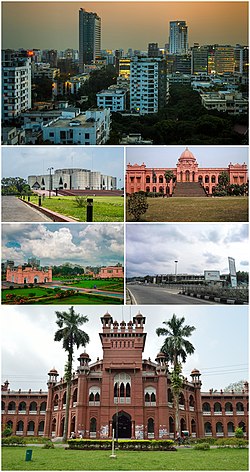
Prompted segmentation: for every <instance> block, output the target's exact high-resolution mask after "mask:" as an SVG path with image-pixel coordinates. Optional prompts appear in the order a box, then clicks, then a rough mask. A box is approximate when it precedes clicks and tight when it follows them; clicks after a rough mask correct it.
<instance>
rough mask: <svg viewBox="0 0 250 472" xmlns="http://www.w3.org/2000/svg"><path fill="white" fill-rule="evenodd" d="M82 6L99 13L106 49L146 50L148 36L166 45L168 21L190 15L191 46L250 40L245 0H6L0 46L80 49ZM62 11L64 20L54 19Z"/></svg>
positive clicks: (187, 17) (184, 18) (152, 40)
mask: <svg viewBox="0 0 250 472" xmlns="http://www.w3.org/2000/svg"><path fill="white" fill-rule="evenodd" d="M59 5H63V8H60V7H59ZM142 6H143V7H142ZM58 8H59V10H58ZM80 8H84V9H86V11H88V12H91V11H93V12H94V13H97V15H99V16H100V17H101V20H102V49H124V50H125V51H126V50H127V49H128V48H132V49H140V50H147V46H148V43H150V42H158V44H159V47H164V46H165V44H166V43H168V42H169V22H170V21H175V20H184V21H186V24H187V26H188V37H189V47H190V46H192V45H193V43H194V42H198V43H200V44H216V43H217V44H232V45H235V44H237V43H239V44H242V45H246V44H247V43H248V31H247V27H248V3H247V2H230V1H229V2H223V1H222V2H189V1H187V2H178V1H177V2H134V1H132V2H85V3H82V2H22V1H21V2H2V37H3V39H2V47H3V48H13V49H18V48H25V49H32V48H38V49H58V50H63V49H66V48H73V49H78V48H79V39H78V11H79V9H80ZM152 8H153V13H154V14H153V15H152ZM58 11H60V21H55V19H58ZM20 19H21V20H22V21H20ZM211 25H212V27H211ZM128 27H129V28H128ZM128 29H129V35H128Z"/></svg>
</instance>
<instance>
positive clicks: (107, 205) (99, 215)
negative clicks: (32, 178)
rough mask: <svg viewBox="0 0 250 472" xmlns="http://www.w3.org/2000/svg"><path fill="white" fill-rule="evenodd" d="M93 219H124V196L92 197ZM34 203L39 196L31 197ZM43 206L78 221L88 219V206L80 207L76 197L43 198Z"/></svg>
mask: <svg viewBox="0 0 250 472" xmlns="http://www.w3.org/2000/svg"><path fill="white" fill-rule="evenodd" d="M91 198H93V200H94V202H93V221H94V222H100V221H112V222H114V221H123V220H124V198H123V197H92V196H91ZM30 201H31V202H32V203H36V204H38V197H34V196H33V197H30ZM42 206H43V207H45V208H48V209H49V210H52V211H56V212H57V213H60V214H61V215H64V216H68V217H72V218H75V219H76V220H77V221H86V207H85V208H78V207H77V205H76V202H75V197H62V196H60V197H51V198H48V197H47V198H45V199H44V200H42Z"/></svg>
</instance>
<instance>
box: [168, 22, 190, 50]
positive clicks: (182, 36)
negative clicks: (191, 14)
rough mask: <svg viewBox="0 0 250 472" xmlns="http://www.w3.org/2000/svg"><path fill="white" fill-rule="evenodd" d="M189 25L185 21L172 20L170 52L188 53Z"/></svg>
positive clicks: (170, 26)
mask: <svg viewBox="0 0 250 472" xmlns="http://www.w3.org/2000/svg"><path fill="white" fill-rule="evenodd" d="M187 51H188V27H187V25H186V22H185V21H179V20H177V21H170V23H169V52H170V54H187Z"/></svg>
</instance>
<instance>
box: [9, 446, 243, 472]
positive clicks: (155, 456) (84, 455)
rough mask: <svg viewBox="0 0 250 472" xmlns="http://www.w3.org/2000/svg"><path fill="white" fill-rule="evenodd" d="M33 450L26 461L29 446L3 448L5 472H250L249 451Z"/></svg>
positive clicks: (37, 448) (33, 448) (227, 449)
mask: <svg viewBox="0 0 250 472" xmlns="http://www.w3.org/2000/svg"><path fill="white" fill-rule="evenodd" d="M29 449H31V448H29ZM32 450H33V456H32V460H31V461H30V462H25V452H26V448H25V447H16V448H15V447H4V448H2V470H248V450H247V449H233V448H224V449H210V450H208V451H195V450H193V449H179V450H178V451H175V452H163V451H160V452H159V451H149V452H142V451H117V452H116V454H117V457H116V459H112V458H110V454H111V451H71V450H64V449H63V448H55V449H42V448H41V447H32Z"/></svg>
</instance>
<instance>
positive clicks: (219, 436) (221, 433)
mask: <svg viewBox="0 0 250 472" xmlns="http://www.w3.org/2000/svg"><path fill="white" fill-rule="evenodd" d="M216 436H217V438H223V436H224V433H223V432H220V433H216Z"/></svg>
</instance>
